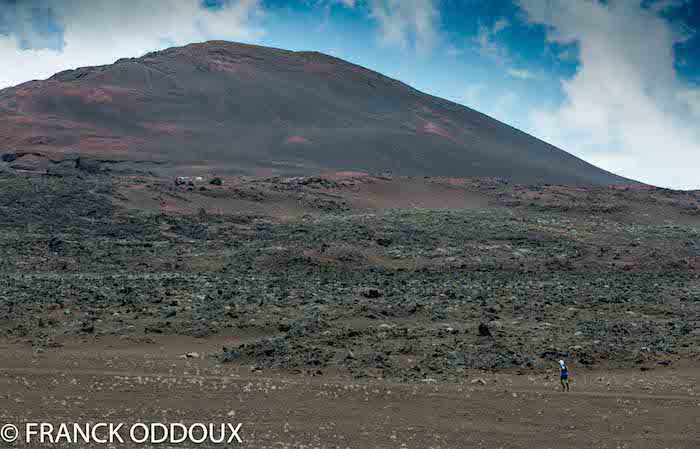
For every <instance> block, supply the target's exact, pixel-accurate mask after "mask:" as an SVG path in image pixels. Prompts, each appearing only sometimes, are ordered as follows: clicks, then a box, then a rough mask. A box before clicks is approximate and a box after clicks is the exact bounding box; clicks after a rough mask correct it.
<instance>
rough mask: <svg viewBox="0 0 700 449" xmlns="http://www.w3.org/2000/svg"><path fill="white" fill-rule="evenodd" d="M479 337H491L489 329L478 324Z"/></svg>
mask: <svg viewBox="0 0 700 449" xmlns="http://www.w3.org/2000/svg"><path fill="white" fill-rule="evenodd" d="M479 336H480V337H491V336H492V335H491V331H490V330H489V327H488V326H487V325H486V324H484V323H479Z"/></svg>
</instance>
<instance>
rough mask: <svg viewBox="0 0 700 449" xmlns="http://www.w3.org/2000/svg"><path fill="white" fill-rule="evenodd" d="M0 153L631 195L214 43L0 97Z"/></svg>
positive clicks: (611, 179)
mask: <svg viewBox="0 0 700 449" xmlns="http://www.w3.org/2000/svg"><path fill="white" fill-rule="evenodd" d="M0 152H5V153H7V152H14V153H19V155H20V157H21V155H22V154H25V153H38V154H39V156H40V157H43V156H44V155H48V156H49V157H54V158H55V157H59V156H57V155H56V153H63V154H65V153H74V154H76V153H77V154H80V155H81V156H82V157H83V159H84V158H85V157H88V158H91V157H92V158H97V159H102V160H110V161H114V160H123V161H127V163H131V162H143V161H153V162H154V163H158V164H160V165H159V166H160V167H161V169H167V168H169V169H170V170H172V171H179V172H183V171H189V172H192V171H217V172H219V173H229V174H234V173H241V174H256V173H257V174H260V173H261V170H262V172H269V173H270V174H272V173H275V174H276V173H280V174H311V173H315V172H320V171H323V170H354V171H371V172H381V171H385V170H391V171H393V172H394V173H397V174H401V175H426V176H436V175H444V176H459V177H466V176H496V177H507V178H511V179H512V180H513V181H515V182H520V183H537V182H544V183H553V184H578V185H580V184H603V185H608V184H631V183H632V182H631V181H629V180H626V179H624V178H621V177H618V176H615V175H613V174H611V173H608V172H606V171H603V170H601V169H599V168H597V167H594V166H592V165H590V164H588V163H586V162H584V161H582V160H580V159H578V158H576V157H574V156H572V155H570V154H568V153H566V152H564V151H562V150H559V149H558V148H555V147H553V146H551V145H548V144H546V143H544V142H542V141H540V140H538V139H535V138H534V137H532V136H529V135H527V134H525V133H523V132H520V131H518V130H516V129H514V128H512V127H510V126H507V125H504V124H503V123H500V122H498V121H496V120H494V119H492V118H490V117H487V116H485V115H483V114H481V113H479V112H476V111H474V110H472V109H469V108H467V107H464V106H460V105H457V104H455V103H451V102H449V101H446V100H442V99H439V98H436V97H432V96H430V95H426V94H424V93H421V92H418V91H417V90H415V89H412V88H411V87H409V86H407V85H406V84H403V83H401V82H399V81H396V80H393V79H390V78H387V77H385V76H382V75H381V74H379V73H376V72H372V71H370V70H367V69H364V68H362V67H359V66H357V65H354V64H350V63H348V62H345V61H343V60H340V59H337V58H333V57H330V56H327V55H323V54H320V53H308V52H291V51H285V50H278V49H273V48H265V47H258V46H251V45H241V44H234V43H229V42H220V41H215V42H208V43H203V44H192V45H188V46H186V47H182V48H172V49H168V50H165V51H160V52H155V53H150V54H148V55H146V56H144V57H142V58H138V59H121V60H119V61H117V62H116V63H115V64H113V65H108V66H101V67H87V68H81V69H78V70H72V71H66V72H62V73H58V74H56V75H54V76H53V77H51V78H50V79H48V80H45V81H33V82H29V83H25V84H22V85H20V86H17V87H14V88H10V89H5V90H2V91H0ZM52 154H53V156H52ZM30 156H31V154H30ZM34 156H36V155H34ZM14 157H15V156H12V158H14Z"/></svg>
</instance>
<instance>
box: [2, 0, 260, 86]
mask: <svg viewBox="0 0 700 449" xmlns="http://www.w3.org/2000/svg"><path fill="white" fill-rule="evenodd" d="M30 3H31V2H29V4H28V6H31V5H30ZM52 7H53V8H54V10H55V11H54V12H55V13H56V14H57V17H58V19H59V20H60V21H61V22H62V24H63V27H64V30H65V31H64V35H63V41H64V45H63V48H62V49H61V50H60V51H57V50H51V49H33V50H21V49H20V48H18V41H17V37H16V35H15V34H10V35H8V36H0V59H2V61H3V69H2V71H0V88H2V87H7V86H11V85H15V84H18V83H21V82H24V81H28V80H31V79H43V78H47V77H49V76H51V75H53V74H54V73H56V72H59V71H62V70H66V69H72V68H77V67H82V66H88V65H101V64H111V63H113V62H114V61H115V60H117V59H119V58H123V57H133V56H140V55H142V54H144V53H147V52H149V51H153V50H157V49H161V48H164V47H169V46H175V45H184V44H187V43H190V42H197V41H204V40H209V39H232V40H241V41H256V40H257V39H259V38H260V37H261V35H262V31H261V30H260V29H259V28H258V27H256V26H255V17H256V16H257V15H258V14H260V13H261V7H260V4H259V0H238V1H236V2H233V3H231V4H228V5H227V6H226V7H224V8H221V9H217V10H208V9H204V8H201V7H200V1H198V0H167V1H152V0H122V1H118V2H115V1H112V0H92V1H86V0H65V1H63V2H61V3H58V2H56V3H55V4H54V5H53V6H52ZM28 20H30V19H28ZM17 26H18V27H24V28H29V27H30V26H31V24H30V23H24V24H17Z"/></svg>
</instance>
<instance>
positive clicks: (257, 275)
mask: <svg viewBox="0 0 700 449" xmlns="http://www.w3.org/2000/svg"><path fill="white" fill-rule="evenodd" d="M79 168H80V167H77V168H76V169H75V170H73V171H74V172H73V171H70V172H64V173H56V172H54V173H53V174H52V173H49V175H46V174H44V175H41V176H38V175H36V174H31V176H30V175H29V174H27V173H21V172H17V171H12V170H6V171H5V172H4V173H2V174H0V192H2V193H1V194H0V230H1V232H0V252H1V253H2V255H3V257H2V258H0V336H1V338H2V340H3V341H5V342H7V343H10V344H19V345H22V344H26V345H31V346H32V347H33V348H34V350H35V352H37V351H38V352H45V351H56V350H60V348H61V347H62V346H63V345H64V344H65V342H67V341H75V340H76V338H77V339H80V340H81V341H84V342H86V343H90V342H95V341H100V339H104V338H114V337H115V336H116V337H121V338H123V339H129V340H130V341H138V342H141V343H142V344H144V345H148V344H149V342H152V341H153V339H156V338H162V337H163V336H173V337H176V336H189V337H197V338H216V339H218V340H217V341H221V344H220V345H219V346H217V347H216V348H215V349H213V350H211V351H209V352H207V353H205V354H198V355H199V356H201V357H204V358H207V359H208V360H210V361H211V363H213V364H224V363H225V364H231V365H232V366H241V367H246V368H248V367H249V368H250V369H252V370H254V371H262V372H294V373H303V374H312V375H322V374H323V375H326V374H328V373H332V374H334V375H338V376H341V377H348V378H354V379H362V378H384V379H392V380H396V381H401V382H421V381H423V382H425V381H430V382H433V381H438V382H442V381H459V380H461V379H463V377H464V373H465V372H466V371H468V370H472V369H493V370H510V369H512V370H514V371H515V370H518V372H525V371H537V370H541V369H543V368H548V367H550V366H551V365H552V362H554V361H556V360H558V359H560V358H568V360H571V364H572V365H573V366H576V367H577V369H585V368H588V367H590V368H595V367H603V368H641V369H643V370H650V369H665V367H668V366H675V365H676V364H679V363H691V364H696V363H697V361H698V350H699V349H700V348H699V345H700V344H699V341H700V276H699V274H700V202H699V196H698V195H697V194H696V193H694V192H673V191H668V190H662V189H656V188H645V187H639V188H632V187H628V188H610V187H605V188H590V189H586V188H576V189H574V188H568V187H558V186H522V185H513V184H510V183H508V182H506V181H503V180H498V179H452V178H394V177H390V176H367V175H361V174H356V173H340V174H333V175H328V176H323V177H313V178H250V177H236V178H233V177H231V178H216V177H213V176H208V177H202V179H196V178H195V177H192V178H186V179H175V178H155V177H145V176H130V177H128V176H122V177H117V176H108V175H105V174H101V173H100V170H99V167H96V168H95V167H92V168H94V170H93V169H91V170H87V171H86V170H81V169H79ZM50 175H52V176H50Z"/></svg>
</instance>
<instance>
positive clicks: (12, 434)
mask: <svg viewBox="0 0 700 449" xmlns="http://www.w3.org/2000/svg"><path fill="white" fill-rule="evenodd" d="M17 437H19V430H17V426H13V425H12V424H5V425H4V426H2V429H0V438H2V440H3V441H4V442H5V443H14V442H15V441H16V440H17Z"/></svg>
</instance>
